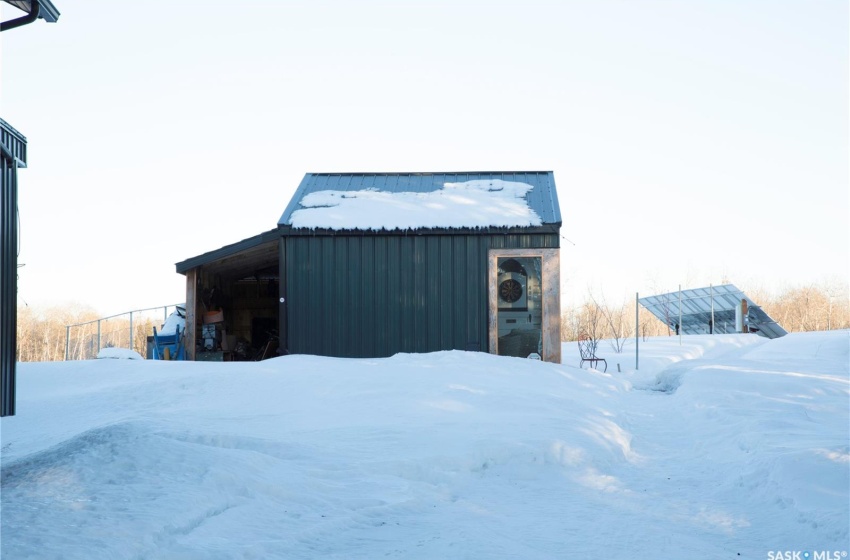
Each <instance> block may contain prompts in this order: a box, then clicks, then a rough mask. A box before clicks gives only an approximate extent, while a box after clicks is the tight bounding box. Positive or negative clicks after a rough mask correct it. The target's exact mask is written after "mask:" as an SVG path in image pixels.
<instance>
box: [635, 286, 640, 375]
mask: <svg viewBox="0 0 850 560" xmlns="http://www.w3.org/2000/svg"><path fill="white" fill-rule="evenodd" d="M639 346H640V292H635V371H638V369H639V368H638V365H639V362H638V356H639V351H638V348H639Z"/></svg>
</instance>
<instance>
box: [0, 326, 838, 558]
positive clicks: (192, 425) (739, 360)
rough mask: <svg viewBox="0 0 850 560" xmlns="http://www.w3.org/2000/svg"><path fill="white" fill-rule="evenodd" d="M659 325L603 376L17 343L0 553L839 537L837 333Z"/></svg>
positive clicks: (335, 552) (753, 549) (529, 552)
mask: <svg viewBox="0 0 850 560" xmlns="http://www.w3.org/2000/svg"><path fill="white" fill-rule="evenodd" d="M674 340H675V339H674ZM674 340H671V339H668V338H667V337H665V338H661V339H651V340H649V341H647V342H646V343H642V344H641V348H642V349H643V352H644V353H645V355H646V365H642V366H641V369H640V370H639V371H637V372H635V371H633V370H628V369H626V368H625V365H624V364H621V367H622V368H623V370H624V371H623V373H620V374H618V373H613V372H612V371H611V369H613V370H614V371H616V368H615V367H614V368H609V373H607V374H602V373H599V372H596V371H587V370H580V369H578V368H577V367H575V366H573V365H556V364H547V363H542V362H538V361H531V360H522V359H516V358H501V357H496V356H491V355H487V354H480V353H466V352H441V353H436V354H427V355H404V354H402V355H397V356H394V357H392V358H387V359H374V360H347V359H330V358H318V357H312V356H287V357H282V358H276V359H273V360H268V361H265V362H259V363H224V364H211V363H190V362H161V361H160V362H155V361H129V360H95V361H89V362H64V363H53V364H21V365H20V369H19V389H18V397H19V400H18V411H19V413H18V415H17V416H15V417H10V418H4V419H2V435H3V441H2V444H3V447H2V459H3V466H2V471H3V477H2V511H3V516H2V534H3V539H2V543H1V544H0V547H2V553H3V557H4V558H5V557H7V556H8V557H9V558H16V559H17V558H50V557H61V558H69V559H74V558H86V559H90V558H104V559H106V558H109V559H113V558H204V559H207V558H210V559H217V558H221V559H224V558H227V559H230V558H317V557H322V558H378V557H396V558H423V559H424V558H583V557H590V558H611V559H627V558H628V559H632V558H647V557H653V558H655V557H661V558H689V559H716V558H753V559H761V558H766V557H767V553H768V551H775V550H839V551H843V550H847V549H848V548H850V546H849V545H848V524H850V516H848V496H850V492H848V485H850V477H849V476H848V469H850V459H848V457H850V450H848V438H850V434H848V425H850V418H848V398H850V395H849V394H848V385H849V384H850V381H849V380H848V352H847V347H848V333H847V332H843V333H819V334H817V335H811V336H808V335H805V336H804V335H794V334H792V335H789V336H788V337H785V338H782V339H777V340H774V341H767V340H765V339H762V338H760V337H756V336H753V337H747V336H746V335H744V336H734V335H724V336H722V337H721V336H717V337H685V338H684V341H683V342H684V344H683V345H682V346H681V347H680V346H678V340H675V344H674ZM751 340H758V342H757V343H751ZM602 347H603V346H602V345H600V349H602ZM565 349H566V350H567V352H565V356H566V358H565V361H567V362H569V363H571V361H570V352H571V351H572V349H571V348H570V347H569V345H565ZM653 356H654V357H653ZM605 357H606V358H609V363H611V361H612V358H614V359H615V360H617V359H619V360H621V361H622V362H625V360H624V359H623V358H624V357H625V355H616V354H613V353H611V354H610V355H606V356H605ZM630 358H631V359H632V360H633V355H632V356H630ZM653 360H654V363H655V365H653ZM575 363H576V365H577V363H578V362H577V360H576V362H575ZM612 365H613V364H612ZM669 368H675V369H676V370H677V371H679V372H680V373H679V382H678V384H677V386H676V389H675V390H674V391H658V390H654V389H653V388H652V385H653V380H654V379H658V378H664V377H665V375H666V374H665V371H666V370H668V369H669Z"/></svg>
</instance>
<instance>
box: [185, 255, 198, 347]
mask: <svg viewBox="0 0 850 560" xmlns="http://www.w3.org/2000/svg"><path fill="white" fill-rule="evenodd" d="M197 305H198V269H197V268H193V269H192V270H187V271H186V331H185V333H184V335H185V337H186V338H185V340H184V342H183V343H184V344H185V345H186V349H185V351H186V359H187V360H190V361H194V360H195V340H196V333H195V322H196V319H195V317H196V316H197V311H196V309H197Z"/></svg>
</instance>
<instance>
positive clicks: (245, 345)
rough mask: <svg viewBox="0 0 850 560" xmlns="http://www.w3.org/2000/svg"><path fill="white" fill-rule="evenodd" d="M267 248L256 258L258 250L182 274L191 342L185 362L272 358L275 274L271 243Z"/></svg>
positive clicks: (276, 311) (277, 289)
mask: <svg viewBox="0 0 850 560" xmlns="http://www.w3.org/2000/svg"><path fill="white" fill-rule="evenodd" d="M269 245H270V247H268V248H263V249H264V251H263V252H262V253H261V252H260V250H259V249H260V248H257V249H255V250H253V251H245V252H242V253H240V254H237V255H234V256H231V257H228V258H226V259H220V260H217V261H212V262H208V263H205V264H203V265H201V266H199V267H197V268H194V269H192V270H191V271H189V273H187V275H186V278H187V293H186V298H187V335H189V336H191V338H192V339H193V340H194V344H192V345H191V346H190V348H191V351H190V352H189V357H190V359H195V360H203V361H243V360H257V359H263V358H268V357H272V356H274V355H276V353H277V349H278V346H279V343H278V324H279V321H278V319H279V304H278V301H279V297H280V287H279V286H280V272H279V267H278V256H277V242H276V241H275V242H274V243H273V244H269ZM192 288H194V289H192ZM192 292H194V293H192ZM192 304H194V310H190V306H191V305H192ZM190 318H191V325H192V326H194V329H192V328H191V327H190V326H189V324H188V323H189V319H190Z"/></svg>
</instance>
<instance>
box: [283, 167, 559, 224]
mask: <svg viewBox="0 0 850 560" xmlns="http://www.w3.org/2000/svg"><path fill="white" fill-rule="evenodd" d="M560 225H561V211H560V207H559V205H558V195H557V192H556V189H555V180H554V176H553V173H552V172H551V171H522V172H502V171H497V172H493V171H486V172H461V173H308V174H306V175H305V176H304V179H303V180H302V181H301V184H300V185H299V187H298V189H297V190H296V192H295V194H294V195H293V197H292V200H291V201H290V202H289V205H288V206H287V207H286V210H284V212H283V215H282V216H281V217H280V220H278V227H279V228H281V229H283V230H286V231H287V232H290V233H302V234H303V233H315V232H333V231H340V230H347V231H361V232H362V231H410V230H481V229H500V230H503V229H522V230H524V231H528V230H545V231H553V230H557V228H559V227H560Z"/></svg>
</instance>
